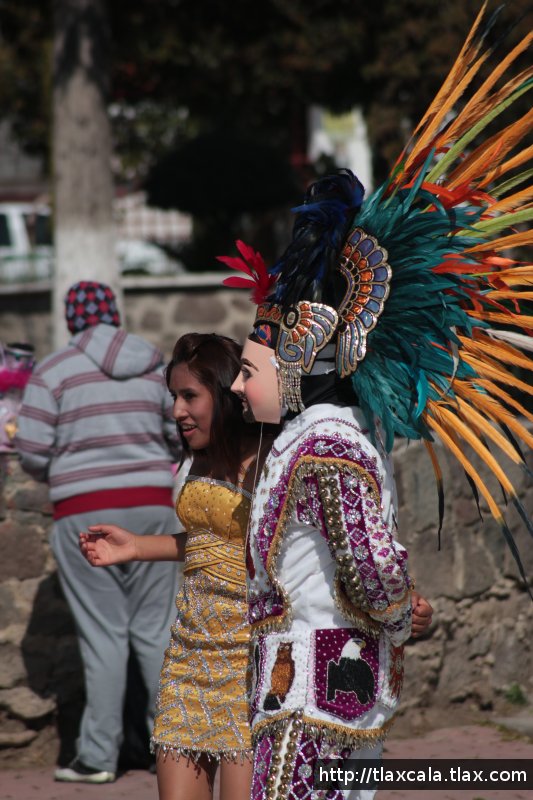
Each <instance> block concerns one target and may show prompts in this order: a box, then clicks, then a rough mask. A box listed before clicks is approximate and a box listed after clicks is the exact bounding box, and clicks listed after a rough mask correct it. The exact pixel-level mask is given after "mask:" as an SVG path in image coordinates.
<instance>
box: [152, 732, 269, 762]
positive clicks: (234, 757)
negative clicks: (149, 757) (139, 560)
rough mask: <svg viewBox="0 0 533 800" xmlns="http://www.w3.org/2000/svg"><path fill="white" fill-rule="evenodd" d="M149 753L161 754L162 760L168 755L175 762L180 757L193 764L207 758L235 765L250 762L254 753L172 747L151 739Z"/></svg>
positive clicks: (248, 750) (247, 750)
mask: <svg viewBox="0 0 533 800" xmlns="http://www.w3.org/2000/svg"><path fill="white" fill-rule="evenodd" d="M150 752H151V753H155V754H156V756H158V755H159V753H162V754H163V759H165V758H167V756H169V755H170V756H171V758H174V759H175V760H176V761H177V760H178V759H179V758H181V757H183V758H187V759H189V760H190V761H192V762H193V763H195V764H196V763H197V762H198V761H199V760H200V758H202V756H207V758H208V759H212V760H213V761H219V762H220V761H230V762H233V763H237V762H238V761H239V760H240V762H241V764H242V763H244V761H252V760H253V755H254V751H253V750H252V749H251V748H248V749H246V750H196V749H195V748H193V747H172V746H170V745H168V744H165V743H164V742H159V741H157V740H156V739H154V738H153V737H152V739H150Z"/></svg>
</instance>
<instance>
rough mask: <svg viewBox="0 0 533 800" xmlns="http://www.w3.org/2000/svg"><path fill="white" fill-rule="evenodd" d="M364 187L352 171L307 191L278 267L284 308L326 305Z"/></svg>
mask: <svg viewBox="0 0 533 800" xmlns="http://www.w3.org/2000/svg"><path fill="white" fill-rule="evenodd" d="M363 196H364V188H363V185H362V184H361V182H360V181H359V180H358V179H357V178H356V176H355V175H354V174H353V172H352V171H351V170H349V169H341V170H339V171H338V172H337V173H335V174H334V175H328V176H327V177H325V178H321V179H320V180H319V181H316V183H313V184H311V186H310V187H309V188H308V190H307V192H306V195H305V198H304V203H303V205H301V206H298V207H297V208H294V209H293V211H294V212H295V213H296V214H297V217H296V220H295V223H294V228H293V235H292V241H291V243H290V244H289V246H288V247H287V249H286V250H285V252H284V253H283V255H282V256H281V258H280V259H278V261H277V262H276V263H275V264H274V266H273V267H272V269H271V272H272V273H273V274H275V275H278V276H279V277H278V282H277V284H276V292H275V295H274V298H273V299H274V302H276V303H278V304H279V305H280V306H281V307H282V308H283V309H284V310H285V309H287V308H289V307H290V306H292V305H294V304H295V303H297V302H298V301H299V300H314V301H318V302H320V301H322V300H323V298H324V294H327V293H328V292H327V288H328V283H329V281H330V280H331V278H332V276H333V273H334V270H335V267H336V265H337V263H338V259H339V254H340V251H341V249H342V246H343V244H344V241H345V238H346V236H347V233H348V228H349V226H350V224H351V222H352V220H353V217H354V214H355V213H356V212H357V211H358V210H359V208H360V206H361V203H362V202H363Z"/></svg>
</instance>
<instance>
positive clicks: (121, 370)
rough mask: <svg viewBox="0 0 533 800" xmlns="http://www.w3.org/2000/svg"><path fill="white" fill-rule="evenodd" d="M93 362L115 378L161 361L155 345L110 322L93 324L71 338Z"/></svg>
mask: <svg viewBox="0 0 533 800" xmlns="http://www.w3.org/2000/svg"><path fill="white" fill-rule="evenodd" d="M70 344H71V345H74V347H77V348H78V350H81V351H82V353H85V355H86V356H88V358H90V359H91V361H93V362H94V363H95V364H96V366H97V367H98V368H99V369H100V370H101V371H102V372H104V373H105V374H106V375H109V377H111V378H115V379H116V380H124V379H125V378H134V377H136V376H137V375H144V374H145V373H146V372H153V370H154V369H156V368H157V367H159V366H160V365H162V364H163V354H162V353H161V351H160V350H159V349H158V348H157V347H154V345H152V344H150V343H149V342H146V341H145V340H144V339H141V337H140V336H135V335H134V334H132V333H126V331H124V330H123V329H122V328H115V327H114V326H113V325H94V326H93V327H91V328H87V329H86V330H84V331H82V332H81V333H77V334H76V336H74V337H73V338H72V339H71V340H70Z"/></svg>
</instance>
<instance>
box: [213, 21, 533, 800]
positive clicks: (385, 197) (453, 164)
mask: <svg viewBox="0 0 533 800" xmlns="http://www.w3.org/2000/svg"><path fill="white" fill-rule="evenodd" d="M495 17H496V15H494V16H493V17H491V18H490V19H489V20H488V21H487V20H486V19H485V6H484V7H483V9H482V11H481V12H480V14H479V16H478V18H477V20H476V22H475V23H474V26H473V28H472V30H471V32H470V34H469V36H468V37H467V40H466V42H465V44H464V46H463V49H462V51H461V53H460V55H459V57H458V58H457V60H456V62H455V64H454V65H453V67H452V69H451V71H450V74H449V76H448V77H447V79H446V80H445V82H444V84H443V86H442V88H441V90H440V91H439V93H438V94H437V96H436V98H435V100H434V101H433V102H432V104H431V105H430V107H429V109H428V111H427V112H426V114H425V115H424V117H423V119H422V120H421V122H420V124H419V125H418V126H417V128H416V129H415V131H414V133H413V136H412V137H411V140H410V141H409V143H408V145H407V146H406V148H405V150H404V152H403V153H402V154H401V156H400V158H399V159H398V161H397V163H396V165H395V167H394V169H393V170H392V172H391V175H390V177H389V178H388V179H387V180H386V181H385V182H384V184H383V185H382V186H380V187H379V188H378V189H377V190H376V191H374V192H373V193H372V194H371V195H370V196H369V197H368V198H367V199H363V196H364V190H363V187H362V186H361V184H360V183H359V182H358V181H357V179H356V178H355V177H354V176H353V175H352V174H351V173H350V172H349V171H347V170H345V171H340V172H339V174H337V175H336V176H331V177H329V178H325V179H322V180H320V181H318V182H317V183H316V184H313V185H312V186H311V187H310V189H309V190H308V192H307V195H306V198H305V202H304V204H303V205H302V206H300V207H298V208H297V209H295V210H296V212H297V218H296V222H295V227H294V234H293V239H292V242H291V244H290V245H289V247H288V249H287V251H286V252H285V253H284V254H283V256H282V257H281V258H280V259H279V261H278V262H277V263H276V264H275V265H274V266H273V267H272V269H271V270H270V271H269V272H267V271H266V269H265V268H264V264H263V262H262V260H261V257H260V256H259V254H257V253H254V252H253V250H251V248H248V247H247V246H246V245H244V244H243V243H242V242H239V243H238V248H239V251H240V253H241V256H243V258H241V259H239V258H237V259H235V258H234V259H221V260H223V261H224V262H225V263H227V264H228V265H229V266H231V267H233V268H236V269H239V270H241V271H242V272H244V273H246V274H247V275H248V276H250V277H249V278H230V279H227V280H226V281H225V283H226V284H227V285H233V286H246V285H252V286H253V287H254V289H255V291H254V299H255V301H256V302H257V303H258V304H259V308H258V313H257V317H256V321H255V325H254V332H253V334H252V338H253V340H254V341H255V342H257V343H263V344H265V345H266V346H267V347H270V348H272V350H273V351H274V353H275V360H276V362H277V366H278V374H279V382H280V388H281V395H282V403H283V405H284V406H285V408H286V409H288V412H289V414H288V417H289V418H290V419H289V422H287V423H286V425H285V428H284V430H283V433H282V434H281V436H280V437H279V438H278V440H277V441H276V443H275V445H274V449H273V451H272V454H271V456H270V457H269V459H268V460H267V462H266V465H265V470H264V472H263V475H262V477H261V481H260V484H259V489H258V492H257V497H256V500H255V502H254V506H253V510H252V525H251V530H250V548H249V554H248V563H249V571H250V576H249V601H250V603H251V608H250V613H251V623H252V633H253V640H254V641H255V648H254V669H255V676H254V685H253V692H252V728H253V737H254V739H255V743H256V775H255V780H254V795H253V796H254V800H258V798H260V797H261V798H262V797H263V796H265V793H266V797H268V798H274V797H278V798H290V799H291V800H292V798H296V797H300V796H304V795H302V794H301V792H303V791H304V788H305V787H307V789H309V791H310V786H311V785H312V783H309V781H312V777H309V776H310V770H311V765H312V764H313V763H315V761H316V758H317V757H319V756H320V755H328V753H329V756H331V752H330V751H328V747H329V748H331V747H336V748H337V750H336V753H337V755H338V753H339V748H340V749H342V747H346V748H347V749H348V750H350V749H352V748H354V747H357V746H359V745H361V744H364V745H365V746H366V745H368V744H369V743H370V742H374V741H376V740H377V739H379V738H380V737H381V736H382V735H383V734H384V732H386V729H387V726H388V724H389V721H390V718H391V715H392V713H393V711H394V708H395V704H396V701H397V696H398V693H399V688H400V685H401V666H400V664H401V649H399V648H401V644H402V642H403V641H404V640H405V638H406V637H407V636H408V633H409V603H408V587H409V578H408V576H407V573H406V568H405V553H404V552H403V550H402V548H401V547H400V546H399V545H398V544H397V543H396V542H395V541H394V525H393V510H392V509H393V504H392V500H391V494H392V489H391V488H390V485H389V483H388V479H387V477H386V476H387V474H388V473H387V466H386V465H387V461H386V456H385V454H384V453H385V452H387V451H390V450H391V448H392V445H393V441H394V437H395V435H399V436H403V437H407V438H410V439H422V440H423V441H424V444H425V445H426V447H427V449H428V451H429V455H430V458H431V462H432V464H433V467H434V470H435V474H436V479H437V486H438V494H439V511H440V522H441V523H442V513H443V487H442V480H441V474H440V469H439V465H438V461H437V457H436V454H435V450H434V448H433V442H434V441H435V440H440V442H442V444H443V445H445V447H446V448H447V449H448V450H449V451H450V453H451V454H452V455H453V456H454V457H455V458H456V459H457V460H458V462H459V464H460V465H461V467H462V468H463V469H464V471H465V473H466V476H467V479H468V480H469V482H470V484H471V487H472V489H473V491H474V495H475V497H476V500H478V498H480V497H481V498H482V500H483V501H484V502H485V503H486V505H487V507H488V508H489V510H490V512H491V514H492V515H493V516H494V517H495V519H496V520H497V521H498V523H499V525H500V527H501V530H502V532H503V534H504V536H505V538H506V541H507V542H508V544H509V546H510V548H511V551H512V553H513V555H514V557H515V559H516V562H517V564H518V568H519V570H520V573H521V575H522V578H523V580H524V581H525V582H526V585H527V581H526V576H525V574H524V570H523V567H522V564H521V561H520V557H519V553H518V551H517V548H516V546H515V542H514V540H513V537H512V535H511V533H510V531H509V529H508V527H507V525H506V523H505V521H504V518H503V514H502V512H501V509H500V504H499V503H498V501H497V500H496V498H495V496H494V494H493V490H492V488H491V487H490V486H488V485H487V484H486V483H485V481H484V480H483V479H482V477H481V476H480V474H479V472H478V470H477V469H476V467H475V465H474V463H473V460H472V456H471V455H470V454H469V452H468V448H471V450H472V451H473V453H474V454H475V455H476V456H478V457H479V458H480V459H481V460H482V461H483V462H484V463H485V465H486V466H487V467H488V469H489V471H490V472H491V473H492V474H493V475H494V477H495V478H496V480H497V481H498V482H499V483H500V484H501V487H502V489H503V496H504V498H505V499H509V500H510V501H512V503H513V504H514V505H515V507H516V508H517V509H518V511H519V513H520V514H521V516H522V519H523V520H524V523H525V525H526V526H527V528H528V530H529V532H530V533H532V534H533V527H532V524H531V520H530V519H529V517H528V514H527V513H526V511H525V509H524V508H523V507H522V505H521V503H520V501H519V499H518V498H517V497H516V493H515V491H514V489H513V486H512V484H511V481H510V480H509V478H508V476H507V474H506V471H505V466H504V465H503V464H502V463H500V460H501V459H502V454H503V457H506V458H509V459H510V460H511V461H513V462H514V463H516V464H520V465H522V466H523V467H524V469H526V465H525V461H524V457H523V454H522V452H521V447H523V446H524V445H525V446H526V447H528V448H529V447H531V444H532V443H533V436H532V435H531V433H530V431H529V430H528V429H527V427H526V425H525V423H524V419H519V418H518V417H519V415H520V416H521V417H522V418H525V419H526V420H529V421H530V422H531V421H533V415H532V414H531V413H530V412H529V411H528V410H527V408H525V407H524V405H523V404H522V403H521V402H520V400H519V399H517V397H516V392H515V390H520V391H521V392H523V393H526V394H530V395H531V394H532V393H533V390H532V389H531V386H530V384H529V382H527V381H525V380H522V379H521V378H519V377H517V374H516V372H514V371H513V367H517V368H520V369H521V370H522V371H524V370H531V369H532V368H533V361H532V359H531V357H530V356H529V355H528V354H527V351H531V350H533V339H532V338H531V330H532V328H533V316H532V315H531V314H530V313H528V310H527V308H528V303H529V301H531V300H532V299H533V292H532V290H531V286H532V285H533V265H532V264H531V263H530V262H528V261H527V255H526V250H525V248H526V247H527V246H531V245H532V244H533V234H532V232H531V228H530V226H529V225H528V223H529V222H530V221H531V219H532V218H533V204H532V199H533V187H532V185H531V175H532V172H533V170H532V169H531V168H530V167H528V162H529V161H531V158H532V156H533V147H531V146H529V147H523V148H522V149H520V146H521V142H522V140H523V138H524V137H525V136H526V134H528V133H529V132H530V130H531V127H532V124H533V110H528V111H526V112H525V113H524V114H523V115H522V116H520V117H519V118H517V119H515V121H514V122H510V123H501V124H500V127H499V129H497V130H496V132H493V131H494V126H495V125H497V124H498V123H499V122H500V120H501V119H502V114H503V112H504V111H508V110H509V109H512V108H514V106H513V104H514V103H515V102H516V101H517V100H518V99H519V98H520V97H522V96H523V95H525V94H526V93H527V92H528V91H529V90H530V89H531V88H533V67H529V68H527V69H525V70H524V71H522V72H518V70H517V69H514V72H515V74H511V75H510V74H509V73H510V72H511V71H512V70H513V68H515V65H516V63H517V62H518V60H519V57H520V56H521V55H522V54H523V53H524V52H525V51H526V49H527V48H528V47H529V46H530V44H531V41H532V39H533V34H532V33H528V34H527V35H526V36H525V37H524V38H523V40H522V41H521V42H520V43H519V44H517V45H516V46H515V47H514V48H513V49H512V50H511V51H510V52H509V53H504V54H503V55H502V54H501V53H500V52H499V51H498V49H496V50H494V51H493V50H491V49H490V48H489V47H488V45H487V44H486V41H487V39H486V35H487V32H488V30H489V29H490V28H491V27H492V26H493V24H494V22H495ZM499 45H500V47H501V41H500V42H499ZM489 59H493V60H494V61H495V62H496V63H495V66H494V67H493V68H492V69H491V70H490V71H489V72H488V75H487V76H486V77H484V75H485V73H484V67H485V66H486V65H487V64H488V63H489ZM476 81H477V84H476ZM489 125H490V126H491V128H490V135H486V130H487V128H488V126H489ZM526 226H527V227H526ZM333 376H335V377H333ZM328 381H329V383H328ZM324 392H325V396H326V397H334V398H335V397H336V398H337V400H335V399H334V400H333V403H331V402H329V401H328V400H326V403H325V404H324V405H322V404H320V400H319V401H318V403H319V404H317V401H316V397H317V396H318V397H320V396H321V393H324ZM350 392H351V393H352V397H353V398H354V401H352V402H350V401H349V399H348V400H346V398H348V397H349V395H350ZM343 398H344V399H343ZM346 405H357V406H358V408H356V409H355V410H354V409H353V408H352V409H348V408H346V407H342V406H346ZM338 406H341V407H340V408H339V407H338ZM350 415H352V416H351V417H350ZM365 429H368V430H367V431H365ZM381 440H383V445H381ZM493 451H494V452H493ZM439 533H440V525H439ZM329 756H328V757H329ZM313 759H314V761H313ZM299 770H301V771H299ZM311 771H312V770H311ZM305 780H307V782H308V783H307V784H305V786H304V784H303V783H301V781H305ZM296 787H299V788H296ZM299 792H300V793H299ZM332 796H335V797H339V798H340V797H341V796H346V795H341V794H337V795H332Z"/></svg>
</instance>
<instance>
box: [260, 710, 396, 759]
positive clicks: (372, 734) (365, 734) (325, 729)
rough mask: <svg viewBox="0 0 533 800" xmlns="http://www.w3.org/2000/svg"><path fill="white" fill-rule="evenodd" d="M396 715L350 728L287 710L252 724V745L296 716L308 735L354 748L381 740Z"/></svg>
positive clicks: (277, 730)
mask: <svg viewBox="0 0 533 800" xmlns="http://www.w3.org/2000/svg"><path fill="white" fill-rule="evenodd" d="M396 716H397V715H396V714H394V715H393V716H392V717H390V718H389V719H388V720H386V721H385V722H384V723H383V724H382V725H381V727H379V728H351V727H347V726H346V725H339V724H338V723H336V722H329V721H327V720H318V719H314V718H313V717H307V716H306V715H305V714H303V713H302V712H301V711H296V712H295V711H294V710H293V711H287V712H285V713H281V714H277V715H276V717H275V718H273V717H269V718H268V719H263V720H261V721H260V722H258V723H257V724H256V725H254V727H253V730H252V745H253V747H254V749H255V748H256V747H257V745H258V743H259V740H260V739H261V737H262V736H264V735H265V734H268V735H274V734H276V732H279V731H280V730H283V731H284V730H285V729H286V726H287V723H288V721H289V720H290V719H291V718H297V719H298V720H299V721H300V722H301V724H302V730H304V731H305V732H306V733H307V734H308V735H309V736H322V737H323V738H324V739H325V741H327V742H330V743H332V744H338V745H340V746H341V747H350V748H351V749H352V750H356V749H358V748H361V747H368V746H370V745H374V744H377V743H378V742H381V741H383V740H384V739H385V738H386V736H387V734H388V732H389V729H390V728H391V727H392V725H393V724H394V722H395V720H396Z"/></svg>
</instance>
